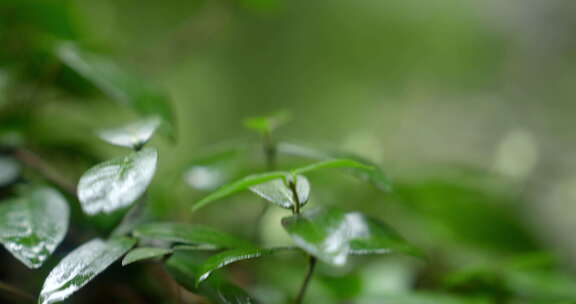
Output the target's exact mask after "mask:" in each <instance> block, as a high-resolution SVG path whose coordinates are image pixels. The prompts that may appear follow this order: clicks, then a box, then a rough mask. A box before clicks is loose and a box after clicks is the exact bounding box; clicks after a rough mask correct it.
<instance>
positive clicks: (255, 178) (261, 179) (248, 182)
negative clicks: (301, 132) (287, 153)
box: [192, 172, 286, 211]
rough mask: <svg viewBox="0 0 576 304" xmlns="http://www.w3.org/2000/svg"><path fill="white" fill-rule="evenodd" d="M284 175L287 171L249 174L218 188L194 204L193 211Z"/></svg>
mask: <svg viewBox="0 0 576 304" xmlns="http://www.w3.org/2000/svg"><path fill="white" fill-rule="evenodd" d="M284 176H286V172H269V173H262V174H253V175H248V176H246V177H244V178H242V179H239V180H237V181H235V182H232V183H230V184H226V185H224V186H222V187H220V188H218V190H216V191H214V192H212V193H211V194H209V195H208V196H206V197H204V198H203V199H201V200H199V201H198V202H197V203H196V204H195V205H194V206H192V211H196V210H198V209H200V208H202V207H204V206H206V205H208V204H209V203H211V202H214V201H216V200H219V199H222V198H225V197H227V196H230V195H232V194H234V193H237V192H240V191H242V190H246V189H248V188H250V187H252V186H255V185H258V184H261V183H265V182H267V181H270V180H273V179H277V178H282V177H284Z"/></svg>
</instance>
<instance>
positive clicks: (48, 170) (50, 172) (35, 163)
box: [14, 148, 76, 196]
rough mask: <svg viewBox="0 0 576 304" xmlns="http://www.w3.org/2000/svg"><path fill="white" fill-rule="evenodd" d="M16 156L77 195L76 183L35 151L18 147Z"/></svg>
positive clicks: (70, 192) (73, 194)
mask: <svg viewBox="0 0 576 304" xmlns="http://www.w3.org/2000/svg"><path fill="white" fill-rule="evenodd" d="M14 156H15V157H16V158H17V159H18V160H20V161H21V162H22V163H24V164H25V165H26V166H28V167H30V168H32V169H34V170H36V171H38V172H39V173H40V174H41V175H42V176H44V177H45V178H46V179H48V180H49V181H51V182H52V183H54V184H56V185H57V186H58V187H60V188H62V189H63V190H64V191H66V192H68V193H69V194H70V195H72V196H76V185H75V184H74V183H72V182H70V181H69V180H68V179H66V178H65V177H64V176H62V175H61V174H60V173H59V172H58V170H56V169H55V168H53V167H52V166H51V165H50V164H48V163H47V162H46V161H44V160H43V159H42V158H41V157H40V156H38V155H37V154H35V153H34V152H32V151H30V150H27V149H24V148H18V149H16V151H15V152H14Z"/></svg>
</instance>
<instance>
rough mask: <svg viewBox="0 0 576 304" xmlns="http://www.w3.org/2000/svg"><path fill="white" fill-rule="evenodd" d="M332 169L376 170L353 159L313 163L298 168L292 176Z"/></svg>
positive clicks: (293, 171)
mask: <svg viewBox="0 0 576 304" xmlns="http://www.w3.org/2000/svg"><path fill="white" fill-rule="evenodd" d="M331 168H354V169H361V170H365V171H371V170H374V168H372V167H370V166H366V165H364V164H361V163H359V162H357V161H354V160H351V159H329V160H323V161H320V162H317V163H313V164H310V165H308V166H304V167H301V168H296V169H294V170H292V174H294V175H297V174H304V173H308V172H312V171H316V170H321V169H331Z"/></svg>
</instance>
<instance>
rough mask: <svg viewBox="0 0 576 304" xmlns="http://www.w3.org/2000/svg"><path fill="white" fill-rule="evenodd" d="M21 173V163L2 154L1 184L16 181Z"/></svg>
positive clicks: (0, 162) (0, 158)
mask: <svg viewBox="0 0 576 304" xmlns="http://www.w3.org/2000/svg"><path fill="white" fill-rule="evenodd" d="M19 175H20V164H19V163H18V162H17V161H16V160H14V159H13V158H10V157H5V156H0V186H5V185H8V184H10V183H12V182H13V181H15V180H16V179H17V178H18V176H19Z"/></svg>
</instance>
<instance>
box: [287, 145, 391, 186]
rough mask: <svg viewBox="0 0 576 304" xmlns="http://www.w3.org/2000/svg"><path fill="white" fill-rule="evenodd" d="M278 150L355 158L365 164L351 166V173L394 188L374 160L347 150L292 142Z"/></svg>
mask: <svg viewBox="0 0 576 304" xmlns="http://www.w3.org/2000/svg"><path fill="white" fill-rule="evenodd" d="M277 147H278V148H277V151H278V153H280V154H285V155H293V156H298V157H304V158H310V159H317V160H326V159H328V160H329V159H333V158H345V159H350V160H353V161H355V162H357V163H360V164H362V165H363V167H357V168H350V173H351V174H352V175H354V176H356V177H358V178H360V179H362V180H367V181H369V182H370V183H371V184H372V185H374V186H375V187H376V188H378V189H380V190H382V191H384V192H389V191H391V189H392V181H391V180H390V178H389V177H388V176H387V175H386V174H385V173H384V171H382V169H381V168H380V167H379V166H378V165H377V164H376V163H374V162H372V161H370V160H368V159H366V158H364V157H362V156H359V155H356V154H352V153H347V152H327V151H322V150H318V149H314V148H310V147H306V146H302V145H297V144H292V143H285V142H282V143H279V144H278V146H277ZM367 168H370V169H367Z"/></svg>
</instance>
